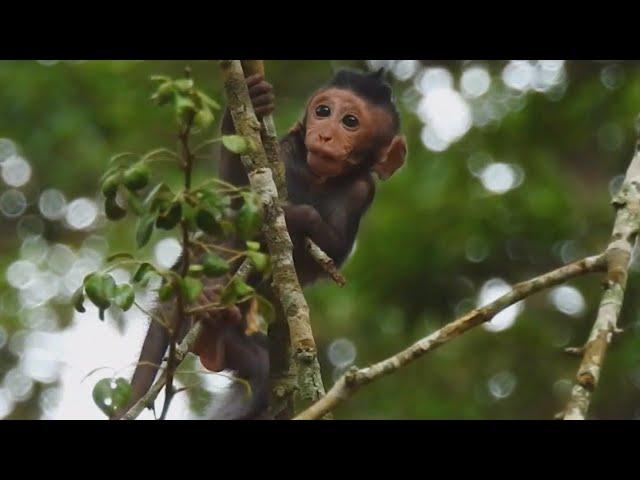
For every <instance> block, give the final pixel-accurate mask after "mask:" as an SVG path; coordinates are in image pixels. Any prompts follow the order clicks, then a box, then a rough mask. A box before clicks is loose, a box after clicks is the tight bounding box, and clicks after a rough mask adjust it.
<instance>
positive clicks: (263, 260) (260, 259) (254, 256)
mask: <svg viewBox="0 0 640 480" xmlns="http://www.w3.org/2000/svg"><path fill="white" fill-rule="evenodd" d="M246 255H247V257H249V259H250V260H251V263H253V265H254V266H255V267H256V270H257V271H258V272H264V270H265V269H266V268H267V265H268V264H269V256H268V255H266V254H264V253H261V252H251V251H249V252H246Z"/></svg>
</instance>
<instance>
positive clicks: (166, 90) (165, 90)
mask: <svg viewBox="0 0 640 480" xmlns="http://www.w3.org/2000/svg"><path fill="white" fill-rule="evenodd" d="M174 93H175V85H174V84H173V82H172V81H171V80H170V79H169V80H167V81H165V82H164V83H162V84H161V85H160V86H159V87H158V88H157V90H156V91H155V92H154V93H153V95H151V100H152V101H154V102H155V103H156V105H158V106H162V105H165V104H167V103H168V102H169V101H170V100H171V99H172V98H173V95H174Z"/></svg>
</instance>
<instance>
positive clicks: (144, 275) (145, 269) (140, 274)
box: [131, 262, 159, 286]
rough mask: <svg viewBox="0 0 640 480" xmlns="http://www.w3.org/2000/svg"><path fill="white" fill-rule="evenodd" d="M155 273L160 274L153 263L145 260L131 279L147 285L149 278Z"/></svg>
mask: <svg viewBox="0 0 640 480" xmlns="http://www.w3.org/2000/svg"><path fill="white" fill-rule="evenodd" d="M155 274H158V275H159V273H158V271H157V270H156V267H154V266H153V265H151V264H150V263H149V262H144V263H143V264H141V265H140V266H139V267H138V269H137V270H136V272H135V273H134V274H133V277H131V281H132V282H133V283H140V284H141V285H143V286H145V285H146V284H147V283H149V279H150V278H151V277H152V276H153V275H155Z"/></svg>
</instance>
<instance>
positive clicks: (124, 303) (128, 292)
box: [113, 283, 136, 312]
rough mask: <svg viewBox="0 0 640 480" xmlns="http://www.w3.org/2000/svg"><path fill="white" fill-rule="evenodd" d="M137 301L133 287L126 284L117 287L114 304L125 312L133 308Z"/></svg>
mask: <svg viewBox="0 0 640 480" xmlns="http://www.w3.org/2000/svg"><path fill="white" fill-rule="evenodd" d="M135 299H136V296H135V293H134V292H133V288H132V287H131V285H128V284H126V283H124V284H122V285H118V286H117V287H116V291H115V295H114V297H113V303H115V304H116V305H117V306H119V307H120V308H121V309H122V310H124V311H125V312H126V311H127V310H129V309H130V308H131V305H133V302H134V300H135Z"/></svg>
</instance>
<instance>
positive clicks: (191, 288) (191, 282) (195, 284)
mask: <svg viewBox="0 0 640 480" xmlns="http://www.w3.org/2000/svg"><path fill="white" fill-rule="evenodd" d="M181 287H182V294H183V295H184V297H185V298H186V299H187V302H189V303H190V302H193V301H194V300H195V299H196V298H198V296H199V295H200V293H202V282H201V281H200V280H198V279H197V278H193V277H185V278H183V279H182V281H181Z"/></svg>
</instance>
